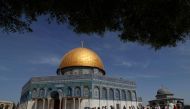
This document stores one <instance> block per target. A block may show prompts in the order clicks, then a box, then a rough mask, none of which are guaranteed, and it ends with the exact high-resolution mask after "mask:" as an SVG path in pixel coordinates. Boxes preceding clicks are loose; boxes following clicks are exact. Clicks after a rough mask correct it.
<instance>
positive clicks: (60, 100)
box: [59, 97, 62, 109]
mask: <svg viewBox="0 0 190 109" xmlns="http://www.w3.org/2000/svg"><path fill="white" fill-rule="evenodd" d="M61 104H62V97H60V98H59V109H61Z"/></svg>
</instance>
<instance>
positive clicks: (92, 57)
mask: <svg viewBox="0 0 190 109" xmlns="http://www.w3.org/2000/svg"><path fill="white" fill-rule="evenodd" d="M75 66H87V67H96V68H99V69H101V70H104V65H103V63H102V61H101V59H100V57H99V56H98V55H97V54H96V53H95V52H94V51H92V50H90V49H88V48H75V49H72V50H71V51H69V52H68V53H66V54H65V55H64V56H63V58H62V61H61V63H60V66H59V68H60V69H62V68H66V67H75Z"/></svg>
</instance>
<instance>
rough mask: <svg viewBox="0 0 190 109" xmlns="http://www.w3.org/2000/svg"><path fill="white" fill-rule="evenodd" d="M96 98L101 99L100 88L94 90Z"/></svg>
mask: <svg viewBox="0 0 190 109" xmlns="http://www.w3.org/2000/svg"><path fill="white" fill-rule="evenodd" d="M94 97H95V98H98V99H99V98H100V90H99V88H98V87H95V88H94Z"/></svg>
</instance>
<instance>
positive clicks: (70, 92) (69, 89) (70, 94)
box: [67, 87, 72, 96]
mask: <svg viewBox="0 0 190 109" xmlns="http://www.w3.org/2000/svg"><path fill="white" fill-rule="evenodd" d="M67 96H72V89H71V88H70V87H68V89H67Z"/></svg>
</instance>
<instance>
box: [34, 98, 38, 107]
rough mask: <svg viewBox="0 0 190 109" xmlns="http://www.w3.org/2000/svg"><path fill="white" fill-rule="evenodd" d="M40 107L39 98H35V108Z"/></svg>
mask: <svg viewBox="0 0 190 109" xmlns="http://www.w3.org/2000/svg"><path fill="white" fill-rule="evenodd" d="M37 108H38V99H35V109H37Z"/></svg>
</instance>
